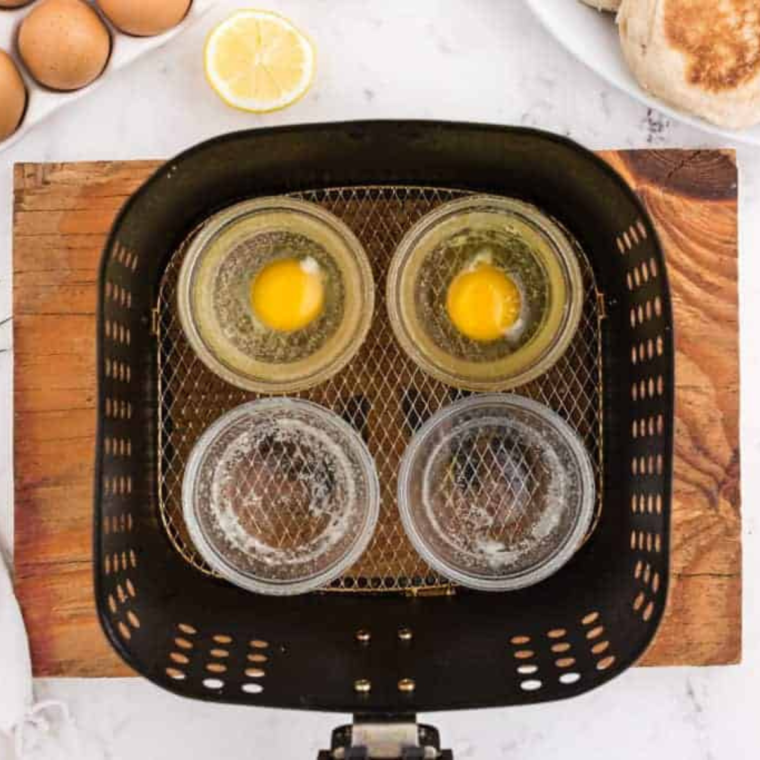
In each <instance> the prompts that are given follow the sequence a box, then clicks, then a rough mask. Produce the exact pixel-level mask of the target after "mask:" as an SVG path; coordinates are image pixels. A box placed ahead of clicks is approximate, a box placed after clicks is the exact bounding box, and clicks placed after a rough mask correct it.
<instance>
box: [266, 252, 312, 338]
mask: <svg viewBox="0 0 760 760" xmlns="http://www.w3.org/2000/svg"><path fill="white" fill-rule="evenodd" d="M324 300H325V289H324V284H323V282H322V273H321V270H320V268H319V264H317V262H316V261H314V259H312V258H306V259H301V260H299V259H295V258H290V259H280V260H279V261H273V262H271V263H270V264H267V265H266V266H265V267H264V268H263V269H262V270H261V271H260V272H259V273H258V275H256V277H255V278H254V280H253V282H252V283H251V306H252V307H253V311H254V313H255V314H256V316H257V317H258V319H259V320H260V321H261V322H262V323H263V324H264V325H265V326H266V327H268V328H269V329H271V330H279V331H281V332H293V331H294V330H301V329H303V328H304V327H306V326H307V325H309V324H310V323H311V322H313V321H314V320H315V319H316V318H317V317H318V316H319V315H320V314H321V313H322V308H323V306H324Z"/></svg>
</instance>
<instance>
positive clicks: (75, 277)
mask: <svg viewBox="0 0 760 760" xmlns="http://www.w3.org/2000/svg"><path fill="white" fill-rule="evenodd" d="M603 156H604V158H605V159H606V160H607V161H609V162H610V163H611V164H612V165H613V166H615V168H616V169H617V170H618V171H620V172H621V174H623V176H624V177H626V179H627V180H628V181H629V182H630V183H631V185H632V186H633V187H634V188H635V189H636V190H637V191H638V192H639V194H640V195H641V197H642V198H643V200H644V202H645V203H646V205H647V207H648V208H649V210H650V212H651V214H652V216H653V218H654V220H655V223H656V224H657V227H658V229H659V232H660V235H661V238H662V241H663V243H664V246H665V249H666V255H667V260H668V268H669V274H670V283H671V287H672V290H673V302H674V307H675V324H676V338H677V358H676V364H677V366H676V378H677V393H676V396H677V403H676V463H675V500H674V507H673V509H674V512H673V537H672V554H671V557H672V570H673V574H672V586H671V593H670V600H669V605H668V610H667V614H666V617H665V620H664V622H663V625H662V628H661V629H660V632H659V634H658V636H657V639H656V641H655V642H654V644H653V646H652V647H651V649H650V650H649V652H648V653H647V655H646V657H645V658H644V660H643V663H644V664H646V665H716V664H726V663H735V662H738V661H739V659H740V656H741V520H740V508H739V355H738V351H739V339H738V313H737V285H738V282H737V277H738V274H737V271H738V269H737V264H738V262H737V172H736V166H735V160H734V155H733V153H730V152H721V151H626V152H609V153H604V154H603ZM156 166H158V163H156V162H149V161H134V162H115V163H80V164H20V165H17V166H16V168H15V206H14V214H15V215H14V230H13V246H14V249H13V262H14V267H13V268H14V282H13V295H14V341H15V393H14V398H15V431H14V438H15V507H16V522H15V524H16V537H15V547H16V548H15V557H16V583H17V591H18V595H19V600H20V602H21V607H22V610H23V613H24V618H25V620H26V624H27V627H28V630H29V635H30V639H31V649H32V661H33V664H34V671H35V674H36V675H38V676H116V675H130V674H131V671H130V670H129V669H128V668H127V667H126V666H125V665H124V664H123V663H122V662H121V661H120V660H119V659H118V657H117V656H116V655H115V654H114V652H113V651H112V650H111V648H110V646H109V645H108V644H107V642H106V640H105V638H104V637H103V635H102V633H101V632H100V628H99V626H98V622H97V620H96V616H95V610H94V604H93V591H92V577H91V576H92V570H91V565H90V557H91V545H90V544H91V540H90V539H91V536H90V533H91V522H92V498H91V496H92V494H91V487H92V468H93V450H94V444H95V393H96V390H95V309H96V303H95V301H96V298H95V282H96V278H97V269H98V263H99V260H100V254H101V250H102V247H103V244H104V242H105V237H106V234H107V232H108V230H109V228H110V226H111V223H112V221H113V219H114V217H115V215H116V213H117V211H118V210H119V208H120V207H121V205H122V203H123V202H124V201H125V200H126V198H127V197H128V196H129V195H130V194H131V193H132V192H134V191H135V190H136V189H137V188H138V187H139V186H140V184H141V183H142V182H143V181H144V180H145V179H146V177H147V176H148V175H149V174H150V173H151V172H152V171H153V170H154V169H155V168H156Z"/></svg>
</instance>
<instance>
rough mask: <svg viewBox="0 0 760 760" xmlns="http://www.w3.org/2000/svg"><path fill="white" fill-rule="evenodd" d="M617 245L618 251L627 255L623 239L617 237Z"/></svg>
mask: <svg viewBox="0 0 760 760" xmlns="http://www.w3.org/2000/svg"><path fill="white" fill-rule="evenodd" d="M615 243H616V244H617V247H618V251H620V253H622V254H624V253H625V245H624V244H623V240H622V238H621V237H619V236H618V237H616V238H615Z"/></svg>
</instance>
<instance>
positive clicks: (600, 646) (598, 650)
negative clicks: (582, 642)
mask: <svg viewBox="0 0 760 760" xmlns="http://www.w3.org/2000/svg"><path fill="white" fill-rule="evenodd" d="M609 648H610V642H609V641H607V640H605V641H597V642H596V644H594V646H592V647H591V652H592V654H602V652H606V651H607V650H608V649H609Z"/></svg>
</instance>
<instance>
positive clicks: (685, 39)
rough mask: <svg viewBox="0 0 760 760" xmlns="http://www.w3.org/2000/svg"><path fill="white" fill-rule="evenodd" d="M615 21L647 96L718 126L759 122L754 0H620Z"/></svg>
mask: <svg viewBox="0 0 760 760" xmlns="http://www.w3.org/2000/svg"><path fill="white" fill-rule="evenodd" d="M618 25H619V30H620V40H621V42H622V45H623V53H624V55H625V58H626V60H627V61H628V64H629V66H630V67H631V70H632V71H633V74H634V76H635V77H636V79H638V81H639V83H640V84H641V86H642V87H644V88H645V89H646V90H648V91H649V92H651V93H652V94H653V95H655V96H657V97H659V98H662V99H663V100H664V101H666V102H668V103H671V104H672V105H674V106H675V107H676V108H680V109H682V110H684V111H688V112H689V113H692V114H696V115H697V116H701V117H702V118H704V119H707V120H708V121H711V122H713V123H714V124H718V125H720V126H722V127H728V128H733V129H741V128H743V127H748V126H751V125H754V124H757V123H760V0H623V1H622V3H621V5H620V10H619V12H618Z"/></svg>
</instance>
